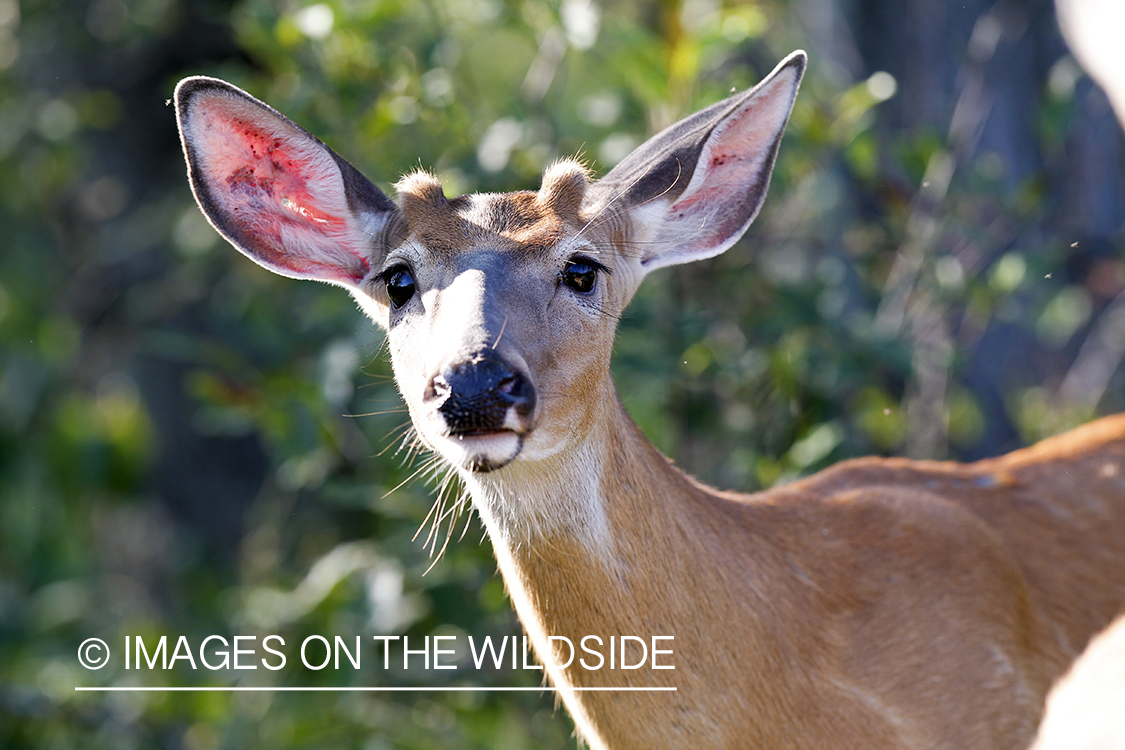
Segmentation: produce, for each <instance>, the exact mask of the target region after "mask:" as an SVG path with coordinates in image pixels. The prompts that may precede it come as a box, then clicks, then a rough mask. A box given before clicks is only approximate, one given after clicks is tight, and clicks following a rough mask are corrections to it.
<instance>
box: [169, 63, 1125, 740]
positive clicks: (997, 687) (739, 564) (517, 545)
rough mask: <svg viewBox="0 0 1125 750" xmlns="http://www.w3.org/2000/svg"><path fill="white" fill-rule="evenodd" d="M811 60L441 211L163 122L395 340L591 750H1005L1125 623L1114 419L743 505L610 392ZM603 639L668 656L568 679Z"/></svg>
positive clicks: (277, 129)
mask: <svg viewBox="0 0 1125 750" xmlns="http://www.w3.org/2000/svg"><path fill="white" fill-rule="evenodd" d="M806 60H807V58H806V55H805V53H804V52H801V51H797V52H794V53H792V54H790V55H789V56H788V57H786V58H785V59H784V60H783V61H782V62H780V63H779V64H778V65H777V67H776V68H775V69H774V70H773V71H772V72H771V73H769V75H767V76H766V77H765V78H764V79H763V80H762V81H761V82H760V83H759V84H758V85H756V86H755V87H753V88H751V89H749V90H746V91H743V92H740V93H735V94H733V95H731V96H730V97H729V98H727V99H724V100H723V101H720V102H718V103H715V104H712V105H711V106H709V107H706V108H705V109H702V110H701V111H699V112H696V113H695V114H692V115H690V116H688V117H686V118H685V119H683V120H681V121H680V122H678V123H676V124H674V125H672V126H671V127H669V128H667V129H665V130H663V131H662V132H660V133H658V134H657V135H655V136H653V137H652V138H650V139H649V140H647V141H646V142H644V143H643V144H642V145H640V146H639V147H638V148H636V150H634V151H633V152H632V153H631V154H630V155H629V156H627V157H626V158H625V159H623V160H622V161H621V162H620V163H618V164H617V165H616V166H615V167H613V168H612V169H611V170H609V171H608V172H607V173H606V174H605V175H603V176H602V177H600V178H598V179H595V178H594V177H593V176H592V174H591V173H590V171H589V170H588V169H587V168H586V167H585V166H584V165H583V164H582V163H580V162H579V161H576V160H573V159H563V160H560V161H558V162H556V163H554V164H552V165H551V166H549V167H547V168H546V170H545V171H544V173H543V176H542V181H541V184H540V186H539V188H538V190H534V191H517V192H511V193H485V194H470V195H462V196H458V197H447V196H446V195H445V193H444V190H443V187H442V184H441V182H440V180H439V179H438V178H437V177H435V176H434V175H432V174H430V173H428V172H425V171H421V170H419V171H414V172H411V173H409V174H407V175H406V176H404V177H402V178H401V179H400V180H399V181H398V182H397V183H396V184H395V192H396V197H395V199H394V200H392V199H391V198H389V197H388V196H387V195H386V194H385V193H383V192H382V191H381V190H379V189H378V188H377V187H376V186H375V185H374V184H373V183H371V182H370V181H368V179H367V178H365V177H364V176H362V175H361V174H360V172H359V171H358V170H357V169H356V168H354V167H353V166H351V165H350V164H349V163H348V162H346V161H345V160H344V159H342V158H341V157H340V156H338V155H337V154H336V153H335V152H334V151H332V150H331V149H330V148H329V147H328V146H326V145H324V144H323V143H322V142H321V141H319V140H318V139H317V138H315V137H314V136H312V135H311V134H309V133H308V132H306V131H305V130H303V129H302V128H301V127H299V126H298V125H296V124H295V123H293V122H292V121H290V120H289V119H287V118H286V117H284V116H283V115H281V114H280V113H278V112H277V111H275V110H274V109H272V108H271V107H269V106H268V105H266V104H264V103H262V102H260V101H258V100H257V99H255V98H253V97H252V96H251V95H250V94H247V93H245V92H244V91H242V90H241V89H239V88H237V87H235V86H233V85H231V84H229V83H225V82H223V81H220V80H217V79H214V78H207V77H192V78H187V79H184V80H183V81H182V82H180V83H179V85H178V86H177V88H176V93H175V109H176V115H177V121H178V124H179V128H180V133H181V141H182V146H183V149H184V153H185V157H186V161H187V165H188V176H189V180H190V184H191V187H192V190H193V192H194V195H195V198H196V199H197V201H198V203H199V206H200V207H201V209H202V211H203V213H204V214H205V215H206V216H207V218H208V220H209V221H210V222H211V224H212V225H213V226H214V228H215V229H216V230H217V231H218V232H219V233H220V234H221V235H222V236H224V237H225V238H226V239H227V240H228V241H229V242H230V243H231V244H232V245H233V246H234V247H235V248H237V249H238V250H239V251H241V252H242V253H243V254H245V255H246V256H248V257H249V258H250V259H252V260H253V261H255V262H257V263H258V264H260V265H262V266H264V267H266V268H267V269H270V270H271V271H274V272H276V273H279V274H281V275H283V276H288V277H292V278H297V279H312V280H318V281H322V282H327V283H329V284H333V285H336V286H339V287H343V288H344V289H346V290H347V291H348V292H349V293H350V294H351V295H352V296H353V297H354V298H355V300H356V301H357V303H358V305H359V307H360V308H361V310H362V311H363V312H364V313H366V314H367V315H368V316H369V317H370V318H371V319H372V320H374V321H375V322H376V323H377V324H378V325H379V326H380V327H381V328H382V329H384V331H385V334H386V339H387V342H388V350H389V354H390V358H391V364H392V369H393V372H394V379H395V383H396V385H397V388H398V390H399V391H400V394H401V396H402V398H403V399H404V401H405V403H406V406H407V409H408V411H409V415H410V419H411V421H412V423H413V427H414V429H415V430H416V432H417V434H418V437H419V439H420V440H421V442H422V443H423V444H424V445H425V446H426V447H427V448H429V449H430V450H432V451H433V452H434V453H435V454H436V455H437V456H439V457H440V458H441V460H442V461H444V462H445V463H447V464H448V465H449V466H451V467H452V468H453V470H454V471H455V472H456V474H457V475H458V476H459V477H460V479H461V480H462V481H463V483H464V486H465V488H466V490H467V492H468V494H469V496H470V498H471V503H472V506H473V508H474V509H475V511H476V512H477V513H478V514H479V516H480V518H481V520H482V522H483V525H484V527H485V529H486V531H487V535H488V537H489V538H490V540H491V543H492V546H493V549H494V552H495V556H496V560H497V566H498V568H499V571H500V573H501V575H502V577H503V580H504V582H505V585H506V588H507V591H508V593H509V596H510V599H511V602H512V604H513V606H514V608H515V610H516V613H517V615H518V617H519V619H520V621H521V623H522V625H523V627H524V629H525V630H526V632H527V634H528V635H529V637H530V639H531V642H532V644H533V646H534V649H535V651H536V653H537V654H538V655H539V657H540V658H541V659H542V660H543V662H544V666H545V668H546V673H545V674H546V679H549V681H550V683H551V684H552V685H553V686H554V689H555V690H556V691H557V692H558V694H559V695H560V697H561V700H562V702H563V704H564V705H565V706H566V708H567V710H568V711H569V713H570V715H571V716H572V717H573V720H574V722H575V726H576V729H577V732H578V734H579V735H580V737H581V739H582V740H583V741H584V742H585V743H587V744H588V745H589V746H590V747H592V748H595V749H602V748H613V749H615V750H616V749H621V748H646V749H651V748H772V749H778V748H813V747H816V748H864V749H865V750H870V749H871V748H928V749H932V748H956V749H957V750H967V749H970V748H1024V747H1026V746H1027V745H1028V744H1029V743H1030V742H1031V741H1032V740H1033V738H1034V736H1035V732H1036V727H1037V724H1038V722H1039V720H1040V716H1041V713H1042V710H1043V702H1044V697H1045V696H1046V694H1047V692H1048V689H1049V688H1050V686H1051V684H1052V682H1053V681H1054V680H1055V679H1056V678H1057V677H1058V676H1060V675H1061V674H1063V673H1064V672H1065V670H1066V669H1067V667H1068V665H1069V664H1070V663H1071V662H1072V660H1074V658H1075V657H1076V656H1077V654H1078V653H1080V652H1081V651H1082V649H1083V648H1084V646H1085V645H1086V643H1087V642H1088V641H1089V640H1090V638H1091V636H1093V635H1094V634H1095V633H1097V632H1098V631H1100V630H1101V629H1102V628H1104V627H1105V626H1106V625H1107V624H1108V623H1109V622H1110V621H1111V620H1113V618H1114V617H1115V616H1116V615H1117V614H1118V613H1119V612H1121V611H1122V610H1123V609H1125V416H1121V415H1117V416H1109V417H1104V418H1102V419H1100V420H1098V421H1094V422H1092V423H1089V424H1087V425H1085V426H1083V427H1080V428H1078V429H1076V430H1074V431H1072V432H1069V433H1066V434H1063V435H1061V436H1056V437H1053V438H1049V439H1046V440H1044V441H1042V442H1040V443H1038V444H1036V445H1033V446H1031V447H1028V448H1024V449H1021V450H1017V451H1015V452H1014V453H1010V454H1007V455H1004V456H1001V457H998V458H992V459H986V460H981V461H978V462H975V463H971V464H958V463H951V462H936V461H924V460H905V459H898V458H880V457H870V458H860V459H852V460H848V461H845V462H842V463H839V464H837V465H835V466H833V467H830V468H828V469H827V470H825V471H823V472H821V473H819V474H815V475H813V476H810V477H807V478H804V479H800V480H798V481H794V482H792V483H789V484H785V485H782V486H777V487H774V488H772V489H768V490H764V491H760V492H757V493H754V494H736V493H733V492H727V491H720V490H717V489H713V488H711V487H708V486H705V485H703V484H702V483H700V482H698V481H696V480H695V479H693V478H692V477H691V476H689V475H688V474H686V473H684V472H683V471H681V470H680V469H679V468H677V467H676V466H675V465H674V464H673V463H672V462H671V461H670V460H669V459H667V458H666V457H664V456H663V455H662V454H661V453H660V452H659V451H658V450H657V449H656V448H655V447H654V446H653V444H652V443H651V442H649V441H648V439H646V438H645V436H644V435H643V434H642V433H641V431H640V429H639V428H638V427H637V426H636V424H635V423H634V422H633V420H632V419H631V418H630V416H629V414H628V413H627V411H626V409H625V407H624V406H623V404H622V401H621V398H620V397H619V395H618V393H617V390H616V388H615V386H614V383H613V380H612V378H611V375H610V359H611V352H612V349H613V342H614V337H615V334H616V326H617V321H618V319H619V317H620V315H621V313H622V311H623V310H624V308H625V306H626V305H627V303H628V302H629V300H630V299H631V298H632V296H633V295H634V292H635V291H636V290H637V288H638V286H639V285H640V283H641V281H642V280H643V279H644V277H645V276H647V274H649V273H650V272H652V271H655V270H656V269H659V268H662V267H664V266H670V265H675V264H681V263H687V262H691V261H695V260H700V259H705V258H710V257H713V256H716V255H718V254H720V253H722V252H724V251H726V250H728V249H729V248H730V247H731V246H732V245H734V244H735V242H736V241H737V240H739V239H740V238H741V237H742V236H743V234H744V233H745V232H746V230H747V227H748V226H749V225H750V223H751V222H752V221H753V219H754V218H755V217H756V216H757V214H758V211H759V209H760V208H761V206H762V203H763V201H764V199H765V196H766V191H767V187H768V185H769V181H770V175H771V172H772V170H773V166H774V163H775V161H776V158H777V154H778V150H779V147H780V144H781V140H782V134H783V132H784V130H785V127H786V125H787V123H788V120H789V116H790V112H791V110H792V108H793V105H794V101H795V99H796V96H797V91H798V87H799V84H800V82H801V79H802V76H803V74H804V71H805V67H806ZM623 634H633V635H637V636H645V637H647V636H648V635H653V636H671V637H672V638H673V640H667V641H660V642H659V643H660V644H661V645H662V646H664V647H666V648H669V649H671V650H673V652H674V655H673V656H671V657H669V656H668V655H666V654H661V655H660V659H661V660H662V662H661V663H660V664H659V666H671V667H673V668H669V669H659V668H655V666H656V662H655V661H654V663H653V664H654V667H653V668H646V669H636V670H624V669H596V670H595V669H587V668H584V667H583V666H581V665H580V664H579V660H578V659H573V660H571V661H569V662H568V660H567V656H568V653H567V652H566V650H565V648H564V645H563V641H562V640H561V639H562V638H566V639H569V640H570V642H571V643H573V644H578V643H580V642H581V639H582V638H584V637H586V636H588V635H598V636H600V637H601V638H602V639H605V638H607V637H611V636H618V635H623ZM603 643H604V641H603ZM655 643H656V642H655V641H654V647H655ZM592 661H593V659H592V658H591V659H590V661H589V662H587V664H589V663H590V662H592ZM637 688H643V689H637Z"/></svg>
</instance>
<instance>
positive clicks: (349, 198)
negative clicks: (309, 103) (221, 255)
mask: <svg viewBox="0 0 1125 750" xmlns="http://www.w3.org/2000/svg"><path fill="white" fill-rule="evenodd" d="M176 118H177V121H178V123H179V126H180V138H181V141H182V142H183V147H184V155H185V156H186V158H187V163H188V174H189V177H190V179H191V187H192V191H193V192H194V193H195V198H196V200H197V201H199V206H200V208H202V209H203V213H204V214H206V216H207V218H208V219H209V220H210V222H211V224H212V225H214V227H215V229H217V230H218V231H219V233H220V234H222V235H223V236H224V237H226V238H227V239H228V240H229V241H230V242H231V244H233V245H234V246H235V247H236V248H238V249H239V250H241V251H242V252H243V253H245V254H246V255H248V256H249V257H250V258H252V259H253V260H254V261H256V262H257V263H260V264H261V265H263V266H265V267H266V268H268V269H270V270H272V271H275V272H277V273H279V274H281V275H283V276H291V277H293V278H299V279H318V280H321V281H328V282H332V283H334V284H339V285H341V286H344V287H348V288H352V289H355V288H358V287H359V286H360V284H361V283H362V281H363V279H364V278H365V277H366V276H367V275H368V274H369V273H370V271H371V267H372V266H373V265H375V263H376V262H377V261H378V259H379V257H380V256H381V255H382V252H383V249H382V247H383V241H382V237H383V234H384V231H385V229H386V227H387V225H388V221H389V219H390V218H391V217H392V216H393V215H394V212H395V211H397V209H396V207H395V204H394V203H393V202H392V201H391V200H390V199H389V198H387V196H385V195H384V194H383V193H382V192H381V191H380V190H379V189H378V188H377V187H375V186H374V185H372V184H371V183H370V182H369V181H368V180H367V179H366V178H365V177H364V176H363V175H361V174H360V173H359V172H358V171H356V170H355V168H354V167H352V166H351V165H350V164H348V163H347V162H345V161H344V160H343V159H341V158H340V157H339V156H337V155H336V154H335V153H333V151H332V150H331V149H330V148H328V147H327V146H325V145H324V144H323V143H321V142H320V141H318V140H317V139H316V138H314V137H313V136H312V135H310V134H309V133H307V132H305V131H304V130H303V129H301V128H300V127H298V126H297V125H295V124H294V123H293V122H291V121H290V120H289V119H287V118H286V117H284V116H283V115H281V114H280V113H278V112H277V111H276V110H274V109H273V108H271V107H269V106H268V105H266V104H263V103H262V102H260V101H258V100H257V99H255V98H254V97H252V96H250V95H249V94H247V93H246V92H245V91H242V90H241V89H239V88H237V87H235V86H232V85H231V84H229V83H226V82H225V81H220V80H218V79H215V78H203V77H196V78H187V79H184V80H183V81H181V82H180V84H179V85H178V86H177V87H176Z"/></svg>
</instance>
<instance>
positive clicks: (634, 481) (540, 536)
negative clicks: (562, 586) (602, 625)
mask: <svg viewBox="0 0 1125 750" xmlns="http://www.w3.org/2000/svg"><path fill="white" fill-rule="evenodd" d="M602 393H604V394H605V395H604V396H603V397H602V403H601V404H599V405H598V406H597V408H595V409H592V410H591V413H593V414H596V415H597V418H596V419H594V420H593V423H592V424H590V425H589V426H588V429H584V430H583V431H582V436H581V437H580V438H577V439H575V440H574V442H573V443H572V444H570V445H568V446H567V447H566V448H565V449H563V450H560V451H558V452H556V453H554V454H553V455H551V456H549V457H547V458H545V459H542V460H536V461H524V462H516V463H514V464H513V465H510V466H507V467H504V468H503V469H502V470H499V471H494V472H488V473H483V474H478V473H466V474H465V475H464V476H463V478H464V480H465V484H466V486H467V488H468V490H469V493H470V495H471V496H472V498H473V501H474V504H475V506H476V508H477V510H478V512H479V513H480V514H481V518H482V520H483V521H484V524H485V526H486V528H487V529H488V533H489V537H490V538H491V539H492V541H493V544H495V545H496V546H497V547H498V548H501V547H502V548H505V549H508V550H510V551H511V552H512V553H513V554H516V555H517V556H521V555H524V554H529V555H533V556H536V557H542V556H543V554H545V553H546V552H545V550H546V549H567V550H571V549H573V550H574V551H575V553H578V552H581V554H582V555H583V557H584V558H585V559H587V560H589V561H590V564H591V565H595V566H599V567H601V568H604V569H606V570H610V571H612V570H615V569H616V568H618V567H619V566H621V565H628V563H629V558H630V556H631V553H632V551H633V550H632V547H634V546H635V543H636V542H637V541H639V540H640V539H643V538H646V537H648V536H650V535H651V533H652V532H653V531H655V530H656V529H657V528H661V527H664V526H666V524H667V523H669V521H670V520H671V519H669V518H668V517H667V516H668V515H669V513H671V512H673V511H674V508H675V496H676V495H677V494H680V493H691V492H698V491H700V489H699V487H698V486H697V485H695V484H694V482H692V480H691V479H689V478H688V477H686V476H685V475H684V474H683V473H681V472H680V471H678V470H677V469H675V468H674V467H673V466H672V465H671V464H670V463H669V462H668V460H667V459H666V458H665V457H664V456H663V455H662V454H661V453H660V452H659V451H658V450H657V449H656V448H655V447H654V446H653V445H652V444H651V443H649V442H648V440H647V439H646V438H645V437H644V436H643V435H642V434H641V432H640V430H639V428H637V426H636V425H635V424H634V423H633V421H632V419H631V418H630V417H629V415H628V414H627V413H626V411H625V408H624V406H623V405H622V404H621V401H620V399H619V398H618V396H617V392H616V390H615V389H614V388H613V387H612V383H611V384H610V386H609V387H608V388H606V389H603V390H602ZM651 543H652V540H651V539H647V540H646V544H651Z"/></svg>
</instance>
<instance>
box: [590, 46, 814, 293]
mask: <svg viewBox="0 0 1125 750" xmlns="http://www.w3.org/2000/svg"><path fill="white" fill-rule="evenodd" d="M806 59H807V58H806V56H805V53H804V52H800V51H798V52H794V53H792V54H791V55H789V57H787V58H786V59H785V60H783V61H782V62H781V63H780V64H779V65H778V66H777V67H776V68H775V69H774V70H773V72H772V73H770V74H769V75H768V76H766V78H765V79H764V80H763V81H762V82H761V83H759V84H758V85H757V86H755V87H754V88H753V89H751V90H749V91H744V92H742V93H741V94H735V95H734V96H732V97H730V98H728V99H725V100H724V101H721V102H719V103H717V104H713V105H711V106H710V107H708V108H706V109H704V110H702V111H700V112H696V113H695V114H694V115H692V116H690V117H688V118H686V119H684V120H681V121H680V122H678V123H676V124H675V125H673V126H672V127H670V128H668V129H667V130H664V131H663V132H661V133H659V134H657V135H655V136H653V137H652V138H651V139H650V140H648V141H647V142H645V143H644V144H642V145H641V146H640V147H638V148H637V150H635V151H634V152H633V153H631V154H630V155H629V156H627V157H625V159H624V160H623V161H622V162H621V163H620V164H618V165H617V166H616V167H614V168H613V169H612V170H610V172H609V173H608V174H607V175H606V176H605V177H603V178H602V179H601V180H599V181H598V182H597V183H596V185H595V188H596V189H595V191H594V196H595V197H594V201H593V204H594V205H593V210H595V211H609V212H612V213H613V214H617V215H620V214H622V213H625V214H627V215H628V216H629V218H630V221H631V222H632V224H633V226H635V227H637V228H638V230H639V231H638V234H639V240H640V241H639V242H638V248H639V251H640V253H641V258H640V263H641V267H642V268H643V269H644V271H646V272H647V271H650V270H652V269H654V268H660V267H661V266H668V265H672V264H675V263H687V262H688V261H693V260H700V259H702V258H710V257H712V256H715V255H718V254H719V253H722V252H723V251H725V250H726V249H727V248H728V247H730V246H731V245H733V244H734V243H735V242H736V241H737V240H738V239H739V238H740V237H741V236H742V235H743V233H744V232H745V231H746V229H747V227H749V226H750V222H751V221H753V220H754V217H755V216H756V215H757V214H758V209H759V208H761V205H762V201H763V200H764V199H765V197H766V188H767V187H768V186H769V181H770V172H771V171H772V170H773V164H774V160H775V159H776V157H777V149H778V146H779V145H780V143H781V135H782V133H783V132H784V130H785V124H786V123H787V122H788V121H789V113H790V111H791V110H792V108H793V101H794V99H795V98H796V96H797V87H798V86H799V85H800V82H801V77H802V75H804V72H805V63H806Z"/></svg>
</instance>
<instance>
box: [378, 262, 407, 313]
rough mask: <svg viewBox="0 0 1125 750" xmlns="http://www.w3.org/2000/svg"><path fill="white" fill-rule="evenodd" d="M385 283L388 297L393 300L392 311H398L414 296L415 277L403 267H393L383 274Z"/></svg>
mask: <svg viewBox="0 0 1125 750" xmlns="http://www.w3.org/2000/svg"><path fill="white" fill-rule="evenodd" d="M383 282H384V283H385V284H386V285H387V296H388V297H390V298H391V309H393V310H397V309H399V308H400V307H402V306H403V305H405V304H406V303H407V302H409V301H410V298H411V297H413V296H414V276H413V275H412V274H411V273H410V269H409V268H407V267H406V266H403V265H398V266H391V267H390V268H388V269H387V270H386V271H384V272H383Z"/></svg>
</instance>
